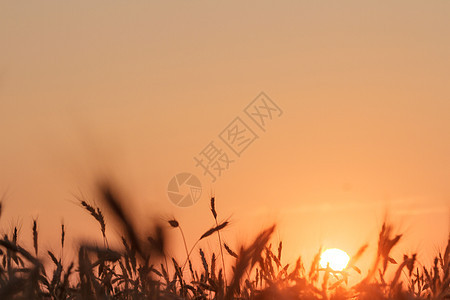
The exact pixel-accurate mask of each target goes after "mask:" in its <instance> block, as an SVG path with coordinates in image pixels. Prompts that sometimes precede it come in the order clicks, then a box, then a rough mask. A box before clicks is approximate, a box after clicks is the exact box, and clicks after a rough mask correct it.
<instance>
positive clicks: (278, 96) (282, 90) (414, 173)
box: [0, 0, 450, 261]
mask: <svg viewBox="0 0 450 300" xmlns="http://www.w3.org/2000/svg"><path fill="white" fill-rule="evenodd" d="M449 15H450V2H449V1H433V2H429V1H412V0H408V1H394V2H392V1H390V2H379V1H377V2H373V3H371V4H369V3H366V2H364V3H363V2H362V1H339V2H335V1H321V2H317V1H308V2H306V1H283V2H279V1H278V2H275V1H246V2H242V1H223V2H216V1H215V2H211V1H159V2H156V1H135V2H124V1H108V2H106V1H94V2H93V1H70V2H67V1H65V2H61V1H45V2H31V3H30V2H22V1H2V2H1V3H0V53H1V55H0V141H1V150H0V169H1V170H2V171H1V172H0V192H1V193H3V192H5V193H6V195H7V199H6V201H5V204H4V206H5V209H4V213H3V215H2V217H1V219H0V223H1V225H2V228H3V230H9V228H10V227H11V226H12V225H15V224H22V233H23V239H27V237H28V236H29V235H30V230H31V220H32V218H33V217H37V216H39V222H40V223H41V238H42V246H44V247H45V246H48V247H57V246H56V245H57V240H56V241H55V243H53V242H51V241H50V237H52V236H54V235H56V234H57V233H55V232H54V231H53V230H56V228H58V226H59V224H60V222H61V220H62V219H64V222H65V223H66V225H67V230H68V237H69V238H70V237H72V238H73V239H76V238H78V237H82V236H89V235H90V234H91V231H95V232H97V231H98V230H97V227H96V224H95V223H94V222H93V221H92V220H91V219H90V217H89V216H87V214H86V213H85V212H83V211H82V210H81V209H80V208H78V207H77V206H76V205H74V204H73V202H74V197H73V194H74V193H75V194H76V193H77V192H78V191H79V189H81V190H82V191H86V194H88V195H89V194H90V190H89V188H90V187H91V186H92V183H93V180H95V179H96V178H97V176H98V175H99V174H103V173H105V172H108V173H109V174H112V175H111V176H112V177H114V178H116V180H117V182H119V183H120V184H121V186H122V188H123V189H124V192H125V193H126V194H127V195H129V199H130V207H133V213H134V214H135V215H136V216H137V217H139V216H148V215H157V216H158V218H163V219H164V218H169V217H171V216H175V217H176V218H177V219H178V220H179V221H180V222H181V223H182V224H183V226H184V230H185V232H186V233H187V235H188V243H189V244H192V243H193V242H194V241H195V239H196V238H197V237H198V236H200V235H201V234H202V233H203V232H204V230H205V229H207V228H209V226H211V224H212V219H211V216H210V214H209V211H208V195H209V194H210V191H211V190H213V191H214V192H215V195H216V198H217V206H218V210H219V217H221V218H227V217H230V216H231V220H232V226H231V227H230V229H229V230H228V231H227V234H226V238H227V239H228V240H229V242H230V244H233V245H235V244H236V243H238V242H240V241H245V240H247V238H248V237H250V236H253V235H254V234H255V233H256V231H257V230H259V229H261V228H263V227H264V226H266V225H269V224H270V223H271V222H272V221H277V222H278V223H279V228H278V231H277V236H276V240H277V239H279V238H281V239H283V241H284V244H285V249H286V251H287V252H286V255H287V258H290V259H291V260H292V259H293V258H294V257H296V256H297V255H299V254H303V255H305V256H307V257H310V256H311V255H312V254H313V253H314V252H315V251H316V250H317V249H318V248H319V246H320V245H324V246H325V247H338V248H342V249H344V250H346V251H348V252H349V253H352V252H355V251H356V249H357V248H358V247H359V246H360V245H362V244H363V243H365V242H371V243H372V245H373V244H374V242H375V241H374V238H375V237H376V233H377V230H378V228H379V226H380V224H381V223H382V220H383V215H384V212H385V211H386V209H388V210H389V211H390V216H391V219H392V220H394V221H395V222H396V224H397V225H398V229H399V230H401V231H403V232H405V234H406V238H405V239H404V241H403V243H402V244H401V247H403V248H402V249H400V248H399V252H398V255H399V256H398V257H399V258H401V255H400V253H402V252H401V251H400V250H403V249H407V251H410V252H415V251H417V252H419V254H420V255H421V257H422V258H423V260H424V261H426V260H429V259H430V255H431V254H432V253H435V251H436V250H438V249H440V247H442V246H443V245H444V244H445V242H446V238H447V236H448V232H449V211H450V205H449V203H450V185H449V180H448V178H449V173H450V158H449V153H450V100H449V99H450V91H449V82H450V56H449V53H450V39H449V38H448V37H449V36H450V18H449V17H448V16H449ZM261 91H264V92H266V93H267V95H268V96H269V97H271V98H272V99H273V100H274V101H275V102H276V103H277V104H278V105H279V106H280V107H281V108H282V110H283V115H282V116H281V117H280V118H277V119H275V120H274V121H273V122H271V123H270V126H269V128H268V129H267V131H266V132H265V133H263V132H261V131H259V132H258V134H259V135H260V138H259V139H258V140H256V141H255V142H254V143H253V144H252V145H251V146H250V147H249V148H248V149H247V150H246V151H245V152H244V153H243V154H242V156H241V157H240V158H238V159H237V160H236V162H235V163H234V164H232V165H231V166H230V169H229V170H228V171H226V172H225V173H224V174H223V175H222V176H221V177H220V178H219V179H218V180H217V182H215V183H214V184H211V183H210V182H209V180H208V177H205V176H202V172H201V170H200V169H198V168H196V167H195V162H194V160H193V157H194V155H196V154H198V152H200V151H201V150H202V149H203V148H204V147H205V146H206V145H207V144H208V143H209V142H210V141H212V140H214V139H217V138H218V134H219V133H220V132H221V131H222V130H223V129H224V128H225V127H226V126H227V125H228V124H229V123H230V122H231V121H232V120H233V119H234V118H235V117H237V116H242V114H243V109H244V108H245V107H246V106H247V104H248V103H250V102H251V101H252V100H253V99H254V98H255V97H256V96H257V95H258V94H259V93H260V92H261ZM178 172H192V173H194V174H197V175H198V176H199V178H200V179H201V181H202V184H203V186H204V191H203V196H202V198H201V199H200V201H199V202H198V203H197V204H196V205H195V206H193V207H190V208H184V209H183V208H178V207H176V206H174V205H173V204H172V203H171V202H170V201H169V200H168V198H167V194H166V190H167V184H168V182H169V180H170V178H171V177H172V176H173V175H175V174H177V173H178ZM91 228H92V229H91ZM114 233H115V231H114V229H112V228H111V234H114ZM46 237H47V240H46ZM98 237H100V232H98ZM178 242H180V241H179V240H178V236H177V235H174V240H173V243H178ZM215 242H216V241H215V240H214V239H213V240H211V241H210V242H208V243H207V244H206V245H204V247H206V248H208V247H213V245H214V243H215ZM174 249H177V248H174ZM173 251H174V255H180V254H179V253H177V252H176V251H177V250H173Z"/></svg>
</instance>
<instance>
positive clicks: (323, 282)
mask: <svg viewBox="0 0 450 300" xmlns="http://www.w3.org/2000/svg"><path fill="white" fill-rule="evenodd" d="M100 191H101V194H102V196H103V199H102V200H103V203H104V204H105V205H106V206H107V207H108V209H109V210H110V211H111V212H112V215H111V217H112V218H114V219H115V220H116V221H117V222H118V224H120V227H121V229H122V232H123V233H124V235H123V237H122V247H120V248H117V249H115V248H112V247H110V246H109V244H108V242H107V236H106V222H105V217H104V215H103V213H102V210H101V209H100V208H99V207H94V206H92V205H91V204H89V203H88V202H87V201H86V200H85V199H79V201H80V205H81V206H82V207H83V208H84V209H85V210H86V212H88V213H89V214H90V215H91V216H92V217H93V218H94V219H95V220H96V221H97V222H98V223H99V225H100V231H101V233H102V236H103V239H104V246H103V247H98V246H92V245H87V244H82V245H79V246H78V257H77V259H75V258H74V259H73V261H72V262H69V263H65V264H63V263H62V258H61V256H62V253H63V249H64V246H65V243H64V241H65V229H64V224H62V225H61V256H59V257H58V255H55V254H54V253H53V252H50V251H48V252H47V255H48V256H49V258H50V259H51V262H52V268H51V269H52V271H51V272H49V273H48V274H47V272H46V269H45V268H44V266H43V264H42V262H41V261H40V260H39V259H38V258H37V256H38V254H39V248H38V245H39V242H38V237H39V235H38V228H39V225H38V222H37V220H33V227H32V237H33V250H31V251H30V250H27V249H25V248H23V247H22V246H21V245H19V244H18V242H17V228H14V230H13V232H12V234H11V236H9V235H5V236H4V237H3V238H2V239H1V240H0V299H205V300H206V299H217V300H231V299H261V300H265V299H277V300H281V299H288V300H290V299H292V300H295V299H450V240H449V243H448V245H447V248H446V250H445V252H444V253H439V254H438V255H437V257H436V258H435V260H434V264H433V265H432V266H430V267H418V266H417V264H416V255H415V254H414V255H411V256H407V255H405V256H404V258H403V261H402V262H400V263H397V262H396V261H395V260H394V259H393V258H391V256H390V253H391V251H392V249H393V248H394V247H395V246H396V244H397V243H398V242H399V240H400V239H401V237H402V236H401V235H395V234H393V228H392V226H391V225H390V224H388V223H386V222H385V223H384V224H383V226H382V228H381V230H380V234H379V238H378V244H377V245H378V248H377V254H376V256H375V257H374V260H373V264H372V266H371V268H370V270H369V271H368V272H367V275H366V276H365V277H364V278H363V279H362V280H361V281H360V282H359V283H357V284H355V285H352V286H349V283H348V278H349V275H350V273H351V272H357V273H360V274H361V270H360V269H359V268H358V267H357V262H358V259H359V258H360V257H361V256H362V254H363V253H364V251H365V250H366V248H367V245H363V246H362V247H361V248H360V249H359V250H358V252H357V253H356V254H355V255H354V256H353V257H351V259H350V262H349V264H348V266H347V267H346V268H345V269H344V270H342V271H333V270H332V269H330V268H328V267H327V268H321V267H320V266H319V259H320V255H321V250H319V252H318V253H317V255H316V256H315V258H314V259H313V262H312V264H311V266H310V268H309V271H308V272H306V269H305V266H304V264H303V262H302V259H301V258H300V257H299V258H298V259H297V261H296V263H295V264H294V265H292V266H291V265H290V264H285V263H283V262H282V249H283V244H282V243H281V242H280V243H279V244H278V246H277V247H276V250H272V246H271V244H270V240H271V236H272V234H273V232H274V230H275V226H271V227H269V228H267V229H265V230H263V231H262V232H260V233H259V234H257V235H256V237H255V238H254V240H253V241H252V242H251V243H249V244H248V245H246V246H241V247H240V248H239V249H238V250H234V249H232V247H230V246H229V245H228V244H227V243H226V242H224V241H223V237H222V235H221V234H220V232H221V230H223V229H224V228H226V227H227V226H228V221H222V222H219V221H218V214H217V211H216V207H215V198H212V199H211V203H210V205H211V207H210V208H211V213H212V216H213V221H214V224H215V225H214V226H213V227H211V228H210V229H208V230H206V231H205V233H204V234H202V235H201V236H200V237H199V238H198V239H197V241H196V243H195V244H194V246H193V247H192V248H191V250H190V251H188V247H187V244H186V240H185V236H184V233H183V230H182V228H181V225H180V223H179V222H178V221H177V220H176V219H171V220H168V221H167V222H168V224H169V225H170V227H171V228H174V229H175V228H176V229H178V230H179V231H180V234H181V235H182V238H183V243H184V248H185V251H186V258H185V261H184V262H183V264H181V265H180V264H179V262H178V261H177V260H176V259H175V258H173V257H167V254H166V253H167V251H166V248H165V247H166V242H165V241H166V233H165V232H164V231H163V227H162V226H160V225H155V228H156V230H154V232H155V233H154V235H153V236H145V237H144V236H141V234H139V233H138V230H137V228H136V225H135V224H136V220H133V219H132V218H131V216H129V214H128V213H127V212H126V211H125V209H124V207H123V204H124V202H123V200H122V199H120V198H119V197H118V196H117V194H116V193H115V192H114V190H113V189H112V187H111V186H110V185H107V184H104V185H102V186H101V187H100ZM0 207H1V203H0ZM215 234H217V241H218V243H219V245H218V246H219V247H218V249H219V251H220V263H217V259H218V255H217V254H216V253H211V254H210V259H208V258H207V256H208V255H206V253H205V252H204V251H203V249H201V248H200V249H197V244H198V242H199V241H201V240H203V239H209V238H211V237H212V236H213V235H215ZM223 249H225V251H223ZM194 250H197V251H198V253H199V256H200V260H201V264H200V265H198V266H196V267H194V266H193V264H192V262H191V257H192V253H193V251H194ZM223 253H225V254H226V255H229V256H230V259H232V260H233V263H232V265H231V266H228V268H230V270H232V277H231V278H230V280H229V281H227V280H226V277H225V271H224V268H226V267H227V266H226V265H225V260H224V257H223ZM169 262H170V264H169ZM186 266H188V269H186V271H185V267H186ZM388 268H395V270H394V272H393V274H394V275H393V278H392V279H391V280H390V282H387V281H386V279H385V275H386V270H387V269H388ZM47 270H48V268H47ZM402 274H406V277H403V278H402V277H401V275H402ZM405 278H407V280H405Z"/></svg>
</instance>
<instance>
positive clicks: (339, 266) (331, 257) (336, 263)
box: [319, 248, 350, 271]
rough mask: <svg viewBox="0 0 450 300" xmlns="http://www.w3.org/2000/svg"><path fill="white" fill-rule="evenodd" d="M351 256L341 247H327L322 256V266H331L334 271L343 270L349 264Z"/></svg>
mask: <svg viewBox="0 0 450 300" xmlns="http://www.w3.org/2000/svg"><path fill="white" fill-rule="evenodd" d="M349 260H350V257H349V256H348V254H347V253H345V251H342V250H340V249H336V248H333V249H327V250H325V251H324V252H323V253H322V255H321V256H320V262H319V264H320V267H322V268H326V267H327V265H329V266H330V268H331V269H333V270H334V271H342V270H343V269H344V268H345V267H346V266H347V264H348V261H349Z"/></svg>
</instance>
